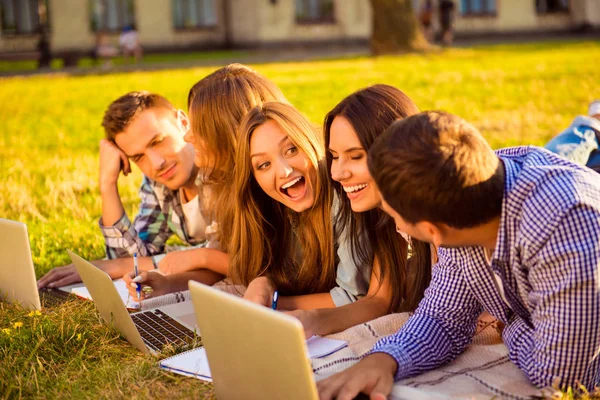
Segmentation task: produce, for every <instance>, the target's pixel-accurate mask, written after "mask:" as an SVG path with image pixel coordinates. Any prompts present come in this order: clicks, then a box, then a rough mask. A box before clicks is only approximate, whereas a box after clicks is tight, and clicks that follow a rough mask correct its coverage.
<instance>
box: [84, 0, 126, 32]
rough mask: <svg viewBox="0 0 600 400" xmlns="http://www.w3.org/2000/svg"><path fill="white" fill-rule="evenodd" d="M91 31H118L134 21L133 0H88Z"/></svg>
mask: <svg viewBox="0 0 600 400" xmlns="http://www.w3.org/2000/svg"><path fill="white" fill-rule="evenodd" d="M90 12H91V21H90V24H91V27H92V31H94V32H98V31H104V32H107V31H108V32H119V31H121V30H123V29H124V28H126V27H132V26H133V25H134V23H135V17H134V7H133V0H90Z"/></svg>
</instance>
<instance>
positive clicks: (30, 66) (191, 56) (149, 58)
mask: <svg viewBox="0 0 600 400" xmlns="http://www.w3.org/2000/svg"><path fill="white" fill-rule="evenodd" d="M247 54H248V53H247V52H243V51H231V50H227V51H225V50H224V51H203V52H198V51H195V52H189V53H159V54H146V55H145V56H144V58H143V60H142V61H141V65H152V64H164V63H169V64H174V63H182V62H194V61H205V60H215V61H217V62H218V60H222V59H225V58H232V57H234V58H235V57H244V56H246V55H247ZM132 63H133V60H132V57H128V58H127V59H125V58H124V57H122V56H118V57H114V58H113V59H112V64H113V65H116V66H117V65H127V64H132ZM102 64H103V62H102V61H94V60H93V59H92V58H91V57H83V58H81V59H80V60H79V61H78V62H77V66H78V67H79V68H81V69H84V70H85V68H90V67H99V66H101V65H102ZM62 67H63V61H62V60H61V59H58V58H57V59H53V60H52V62H51V63H50V68H51V69H52V70H60V69H61V68H62ZM37 68H38V63H37V61H33V60H29V61H0V73H2V72H14V71H21V72H26V71H36V70H37Z"/></svg>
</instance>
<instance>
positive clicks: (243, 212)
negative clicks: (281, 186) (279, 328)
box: [230, 102, 335, 295]
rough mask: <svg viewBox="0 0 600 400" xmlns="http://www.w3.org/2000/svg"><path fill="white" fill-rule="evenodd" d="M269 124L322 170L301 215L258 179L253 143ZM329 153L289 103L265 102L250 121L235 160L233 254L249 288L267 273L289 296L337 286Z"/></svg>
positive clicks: (236, 274) (234, 270)
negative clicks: (274, 196) (257, 132)
mask: <svg viewBox="0 0 600 400" xmlns="http://www.w3.org/2000/svg"><path fill="white" fill-rule="evenodd" d="M268 121H274V122H275V123H277V124H278V125H279V127H280V128H281V129H282V130H283V131H284V132H285V133H286V134H287V136H288V137H289V139H290V140H291V141H292V142H293V143H294V144H295V145H296V146H297V147H298V149H299V150H300V151H301V152H303V153H304V154H305V155H306V157H307V158H308V160H309V162H310V163H311V164H312V166H313V167H314V168H315V169H316V171H317V174H316V182H314V190H315V194H314V196H315V202H314V204H313V206H312V207H311V208H309V209H307V210H305V211H303V212H301V213H295V212H294V211H292V210H290V209H288V208H287V207H286V206H285V205H283V204H282V203H280V202H278V201H276V200H273V199H272V198H271V197H269V196H268V195H267V194H266V193H265V192H264V191H263V190H262V189H261V188H260V186H259V185H258V183H257V181H256V179H255V178H254V174H253V172H252V164H251V162H250V139H251V138H252V134H253V133H254V131H255V130H256V129H257V128H258V127H259V126H261V125H263V124H264V123H266V122H268ZM324 152H325V150H324V147H323V144H322V138H321V135H319V134H318V133H317V131H316V129H315V127H314V126H312V125H311V123H310V122H309V121H308V120H307V119H306V118H305V117H304V116H303V115H302V114H300V112H298V111H297V110H296V109H295V108H294V107H292V106H290V105H288V104H283V103H279V102H268V103H264V104H263V105H262V106H259V107H255V108H253V109H252V110H251V111H250V112H249V113H248V115H247V116H246V118H244V121H243V122H242V124H241V128H240V139H239V142H238V147H237V152H236V162H235V185H234V187H235V192H236V193H237V197H236V199H237V201H236V206H235V214H234V215H235V217H234V228H233V236H232V239H231V253H230V254H231V264H230V271H231V275H232V279H233V280H234V282H236V283H241V284H244V285H247V284H248V283H249V282H250V281H252V280H253V279H254V278H256V277H258V276H261V275H266V276H269V277H270V278H271V279H272V280H273V282H274V284H275V286H276V287H277V289H278V290H279V291H280V292H281V294H284V295H297V294H308V293H321V292H326V291H329V290H330V289H331V288H333V287H334V285H335V251H334V244H333V243H334V242H333V232H334V228H333V226H332V220H331V206H332V203H333V196H334V193H333V190H332V188H331V185H330V181H329V178H328V176H327V169H326V168H325V165H324V157H325V155H324ZM296 246H298V247H296ZM297 250H300V251H301V252H302V261H300V262H297V260H295V259H294V258H296V257H294V253H295V252H296V251H297Z"/></svg>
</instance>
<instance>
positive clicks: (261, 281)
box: [244, 276, 275, 307]
mask: <svg viewBox="0 0 600 400" xmlns="http://www.w3.org/2000/svg"><path fill="white" fill-rule="evenodd" d="M273 293H275V286H274V285H273V282H271V280H270V279H269V278H267V277H266V276H259V277H258V278H256V279H254V280H253V281H252V282H250V284H248V288H247V289H246V293H244V299H246V300H250V301H252V302H254V303H257V304H260V305H263V306H265V307H271V303H272V302H273Z"/></svg>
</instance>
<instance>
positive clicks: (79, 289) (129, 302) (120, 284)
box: [63, 279, 140, 310]
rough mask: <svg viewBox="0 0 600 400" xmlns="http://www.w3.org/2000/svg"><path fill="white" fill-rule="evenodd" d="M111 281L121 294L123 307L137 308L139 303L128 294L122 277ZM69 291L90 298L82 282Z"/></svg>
mask: <svg viewBox="0 0 600 400" xmlns="http://www.w3.org/2000/svg"><path fill="white" fill-rule="evenodd" d="M113 282H114V283H115V288H117V292H119V296H121V300H123V304H125V307H127V308H128V309H132V310H137V309H139V308H140V303H139V302H137V301H136V299H135V298H133V297H132V296H130V295H129V291H128V290H127V284H126V283H125V281H124V280H123V279H117V280H114V281H113ZM63 290H64V289H63ZM71 293H73V294H76V295H77V296H79V297H83V298H84V299H88V300H92V295H91V294H90V291H89V290H88V289H87V288H86V287H85V286H84V285H83V284H78V285H76V286H75V285H74V286H72V287H71Z"/></svg>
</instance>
